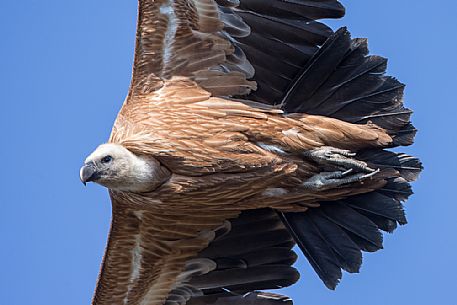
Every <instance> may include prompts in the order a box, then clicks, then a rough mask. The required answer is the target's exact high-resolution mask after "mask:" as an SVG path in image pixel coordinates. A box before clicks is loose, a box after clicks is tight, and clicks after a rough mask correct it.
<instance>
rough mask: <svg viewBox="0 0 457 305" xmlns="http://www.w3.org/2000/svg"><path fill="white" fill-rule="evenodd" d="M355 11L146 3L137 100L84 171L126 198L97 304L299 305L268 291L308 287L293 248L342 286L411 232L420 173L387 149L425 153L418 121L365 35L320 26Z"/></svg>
mask: <svg viewBox="0 0 457 305" xmlns="http://www.w3.org/2000/svg"><path fill="white" fill-rule="evenodd" d="M343 12H344V9H343V8H342V6H341V5H340V4H339V3H338V2H337V1H333V0H329V1H324V2H322V1H297V2H290V3H289V2H287V1H286V2H282V1H276V0H271V1H269V2H268V3H263V2H262V3H260V2H257V1H255V0H241V2H237V1H225V0H216V1H213V0H174V1H171V0H170V1H152V0H140V1H139V21H138V33H137V47H136V52H135V63H134V69H133V78H132V84H131V88H130V92H129V95H128V97H127V99H126V101H125V102H124V105H123V106H122V109H121V111H120V113H119V115H118V117H117V119H116V122H115V124H114V127H113V131H112V134H111V137H110V139H109V142H108V143H107V144H103V145H101V146H100V147H98V148H97V149H96V150H95V151H94V152H93V153H92V154H91V155H90V156H89V157H88V158H87V159H86V161H85V165H84V167H83V168H82V169H81V180H82V181H83V182H84V183H86V182H89V181H94V182H97V183H99V184H101V185H103V186H106V187H107V188H109V190H110V196H111V199H112V203H113V222H112V228H111V233H110V239H109V242H108V246H107V252H106V255H105V258H104V263H103V266H102V270H101V274H100V278H99V283H98V286H97V290H96V293H95V296H94V301H93V303H94V304H98V305H105V304H110V305H117V304H123V305H161V304H169V305H171V304H173V305H184V304H189V305H211V304H213V305H222V304H224V305H225V304H236V305H242V304H252V305H270V304H283V303H288V302H290V300H288V299H287V298H284V297H282V296H279V295H274V294H266V293H262V292H259V291H258V290H262V289H272V288H278V287H282V286H288V285H291V284H292V283H294V282H295V281H296V280H297V279H298V274H297V272H296V270H295V269H294V268H292V267H291V265H292V264H293V262H294V261H295V259H296V255H295V253H294V252H293V251H292V247H293V246H294V245H295V243H297V244H298V245H299V246H300V248H301V249H302V251H303V252H304V254H305V255H306V257H307V258H308V260H309V261H310V263H311V265H312V266H313V268H314V269H315V270H316V272H317V273H318V275H319V277H320V278H321V279H322V280H323V281H324V283H325V284H326V285H327V287H329V288H332V289H333V288H334V287H335V286H336V284H337V283H338V281H339V280H340V278H341V270H342V269H343V270H346V271H348V272H357V271H358V270H359V268H360V264H361V251H376V250H378V249H380V248H381V247H382V235H381V234H380V233H379V230H384V231H389V232H390V231H393V230H394V229H395V227H396V225H397V223H400V224H404V223H406V220H405V218H404V213H403V209H402V206H401V201H403V200H405V199H406V198H407V197H408V196H409V194H410V189H409V184H408V182H409V181H412V180H414V179H415V178H416V176H417V174H418V173H419V172H420V170H421V166H420V163H419V161H418V160H417V159H415V158H413V157H409V156H407V155H403V154H396V153H392V152H389V151H386V150H384V149H386V148H390V147H395V146H401V145H409V144H411V143H412V140H413V137H414V133H415V130H414V128H413V127H412V126H411V125H410V123H409V116H410V114H411V111H409V110H408V109H406V108H404V107H403V105H402V90H403V85H402V84H400V83H399V82H398V81H396V80H395V79H393V78H390V77H386V76H384V75H383V74H384V72H385V69H386V62H385V60H384V59H383V58H380V57H376V56H368V55H367V53H368V50H367V47H366V40H360V39H354V40H351V38H350V36H349V33H348V32H347V31H346V30H345V29H341V30H339V31H338V32H336V33H332V31H331V30H330V29H329V28H327V27H325V26H324V25H323V24H320V23H318V22H315V21H314V19H318V18H324V17H338V16H340V15H342V13H343ZM300 18H301V19H300ZM306 20H307V22H305V21H306ZM324 42H325V43H324ZM262 44H265V46H264V45H262ZM264 47H268V48H269V51H270V52H272V53H274V54H275V57H272V55H271V54H269V53H268V52H266V50H264V49H263V48H264Z"/></svg>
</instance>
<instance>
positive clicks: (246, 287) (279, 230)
mask: <svg viewBox="0 0 457 305" xmlns="http://www.w3.org/2000/svg"><path fill="white" fill-rule="evenodd" d="M111 198H112V202H113V220H112V226H111V232H110V236H109V240H108V246H107V249H106V254H105V257H104V260H103V264H102V268H101V272H100V276H99V280H98V285H97V288H96V291H95V295H94V298H93V302H92V304H97V305H105V304H106V305H108V304H109V305H121V304H122V305H131V304H144V305H155V304H157V305H158V304H170V305H184V304H186V302H188V304H194V305H196V304H219V303H218V302H219V300H220V302H221V303H220V304H226V303H225V302H227V301H230V302H234V303H237V304H256V305H269V304H290V300H289V299H288V298H286V297H283V296H279V295H274V294H266V293H260V292H257V291H256V290H258V289H274V288H279V287H283V286H288V285H291V284H293V283H295V282H296V281H297V280H298V273H297V271H296V270H295V269H294V268H292V267H291V265H292V264H293V262H294V261H295V259H296V255H295V253H294V252H293V251H292V250H291V248H292V247H293V246H294V244H295V243H294V242H293V240H292V238H291V237H290V235H289V233H288V232H287V230H286V228H285V227H284V226H283V225H282V223H281V221H280V219H279V218H278V216H277V214H276V213H275V212H274V211H273V210H254V211H250V212H244V213H242V214H241V215H240V216H239V215H238V213H237V212H234V211H221V210H218V211H211V210H209V211H205V213H204V214H201V213H196V212H195V211H193V213H192V212H189V211H157V210H155V211H151V210H148V209H146V208H145V207H146V206H147V205H144V202H141V204H142V206H138V205H137V207H136V208H135V209H132V205H133V206H134V205H135V203H138V204H140V203H139V202H135V199H134V198H133V197H129V196H128V195H125V194H120V193H112V194H111ZM151 204H153V202H151ZM225 219H232V220H230V221H226V220H225ZM240 241H242V243H241V242H240Z"/></svg>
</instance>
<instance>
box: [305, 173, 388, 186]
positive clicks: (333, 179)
mask: <svg viewBox="0 0 457 305" xmlns="http://www.w3.org/2000/svg"><path fill="white" fill-rule="evenodd" d="M352 172H353V169H349V170H347V171H345V172H341V171H335V172H322V173H319V174H316V175H314V176H312V177H311V178H309V179H308V180H306V181H305V182H303V187H304V188H306V189H309V190H313V191H324V190H327V189H331V188H338V187H341V186H343V185H346V184H351V183H355V182H362V181H364V180H366V179H369V178H372V177H373V176H374V175H376V174H377V173H379V172H380V170H379V169H377V170H374V171H373V172H371V173H368V174H364V173H356V174H353V175H350V176H348V175H349V174H350V173H352Z"/></svg>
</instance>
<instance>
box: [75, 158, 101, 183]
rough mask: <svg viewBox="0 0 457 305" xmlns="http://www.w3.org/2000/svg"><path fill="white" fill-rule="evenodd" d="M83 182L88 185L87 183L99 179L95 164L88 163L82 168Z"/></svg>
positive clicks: (81, 176)
mask: <svg viewBox="0 0 457 305" xmlns="http://www.w3.org/2000/svg"><path fill="white" fill-rule="evenodd" d="M79 178H80V179H81V182H82V183H83V184H84V185H86V183H87V182H90V181H94V180H95V179H97V178H98V173H97V167H96V166H95V163H94V162H88V163H86V164H84V166H83V167H81V170H80V171H79Z"/></svg>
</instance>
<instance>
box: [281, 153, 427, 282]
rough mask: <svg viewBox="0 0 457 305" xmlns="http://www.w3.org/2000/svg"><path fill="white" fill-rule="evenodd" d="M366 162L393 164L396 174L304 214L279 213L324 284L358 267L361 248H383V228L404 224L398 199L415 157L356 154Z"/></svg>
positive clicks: (406, 190)
mask: <svg viewBox="0 0 457 305" xmlns="http://www.w3.org/2000/svg"><path fill="white" fill-rule="evenodd" d="M358 157H359V158H360V159H361V160H364V161H366V162H367V163H368V164H370V166H372V167H374V168H381V169H392V172H393V173H394V176H393V177H391V178H389V177H388V178H387V180H386V185H385V186H384V187H383V188H381V189H378V190H376V191H373V192H370V193H366V194H360V195H355V196H351V197H348V198H346V199H343V200H338V201H329V202H321V205H320V207H319V208H315V209H310V210H309V211H307V212H305V213H285V214H281V217H282V220H283V223H284V224H285V225H286V227H287V228H288V229H289V231H290V232H291V235H292V236H293V238H294V240H295V241H296V242H297V244H298V245H299V247H300V249H301V250H302V252H303V253H304V255H305V256H306V257H307V259H308V260H309V262H310V264H311V266H312V267H313V269H314V270H315V271H316V273H317V274H318V276H319V277H320V278H321V279H322V281H323V282H324V284H325V285H326V286H327V287H328V288H330V289H334V288H335V287H336V285H337V284H338V283H339V281H340V279H341V277H342V272H341V270H345V271H348V272H358V271H359V269H360V266H361V263H362V253H361V252H362V251H364V252H375V251H378V250H379V249H382V247H383V245H382V241H383V238H382V234H381V231H385V232H393V231H394V230H395V229H396V228H397V225H398V224H400V225H404V224H406V223H407V220H406V216H405V211H404V209H403V205H402V202H403V201H405V200H406V199H407V198H408V197H409V196H410V195H411V194H412V191H411V187H410V185H409V183H408V182H410V181H413V180H415V179H416V178H417V176H418V174H419V172H420V171H421V169H422V165H421V163H420V161H419V160H418V159H417V158H414V157H411V156H408V155H406V154H399V153H394V152H389V151H383V150H367V151H362V152H360V153H359V154H358Z"/></svg>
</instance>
